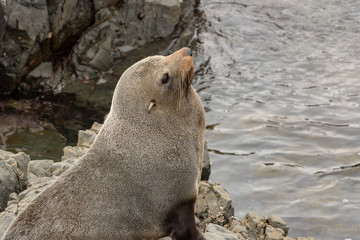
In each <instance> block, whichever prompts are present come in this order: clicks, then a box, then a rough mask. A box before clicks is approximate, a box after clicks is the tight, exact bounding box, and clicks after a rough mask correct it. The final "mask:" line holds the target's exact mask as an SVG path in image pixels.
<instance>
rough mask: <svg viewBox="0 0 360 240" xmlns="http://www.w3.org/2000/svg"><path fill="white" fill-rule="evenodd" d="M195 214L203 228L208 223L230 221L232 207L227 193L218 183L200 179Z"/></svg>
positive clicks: (232, 214)
mask: <svg viewBox="0 0 360 240" xmlns="http://www.w3.org/2000/svg"><path fill="white" fill-rule="evenodd" d="M196 216H197V217H198V218H199V219H200V221H201V224H200V227H201V229H203V230H204V229H205V228H206V225H207V224H208V223H215V224H218V225H221V226H224V225H225V224H228V223H229V222H231V219H232V217H233V216H234V208H233V206H232V200H231V198H230V195H229V193H228V192H227V191H226V190H225V189H224V188H223V187H222V186H221V185H220V184H219V183H210V182H206V181H201V182H200V186H199V196H198V200H197V202H196Z"/></svg>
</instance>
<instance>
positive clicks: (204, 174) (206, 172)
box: [201, 141, 211, 181]
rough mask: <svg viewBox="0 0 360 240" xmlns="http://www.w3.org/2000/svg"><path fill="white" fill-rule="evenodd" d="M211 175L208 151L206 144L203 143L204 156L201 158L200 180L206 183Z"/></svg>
mask: <svg viewBox="0 0 360 240" xmlns="http://www.w3.org/2000/svg"><path fill="white" fill-rule="evenodd" d="M210 173H211V165H210V158H209V151H208V148H207V142H206V141H205V143H204V156H203V166H202V170H201V180H202V181H208V180H209V177H210Z"/></svg>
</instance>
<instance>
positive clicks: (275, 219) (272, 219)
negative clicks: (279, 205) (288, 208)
mask: <svg viewBox="0 0 360 240" xmlns="http://www.w3.org/2000/svg"><path fill="white" fill-rule="evenodd" d="M267 222H268V223H269V225H271V226H273V227H274V228H280V229H282V230H283V231H284V234H285V236H286V235H287V233H288V231H289V227H288V225H287V224H286V223H285V221H284V220H283V219H282V218H280V217H279V216H275V215H270V216H269V217H268V219H267Z"/></svg>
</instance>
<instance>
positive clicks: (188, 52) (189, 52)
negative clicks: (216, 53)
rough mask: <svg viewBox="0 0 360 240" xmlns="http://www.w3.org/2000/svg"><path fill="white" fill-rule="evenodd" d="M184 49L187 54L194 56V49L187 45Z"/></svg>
mask: <svg viewBox="0 0 360 240" xmlns="http://www.w3.org/2000/svg"><path fill="white" fill-rule="evenodd" d="M184 50H185V53H186V54H187V55H189V56H192V51H191V49H190V48H188V47H186V48H184Z"/></svg>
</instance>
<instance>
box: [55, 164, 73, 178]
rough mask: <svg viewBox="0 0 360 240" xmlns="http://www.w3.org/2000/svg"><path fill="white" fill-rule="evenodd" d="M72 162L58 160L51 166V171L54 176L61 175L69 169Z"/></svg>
mask: <svg viewBox="0 0 360 240" xmlns="http://www.w3.org/2000/svg"><path fill="white" fill-rule="evenodd" d="M71 166H72V164H70V163H68V161H64V162H56V163H54V164H53V165H52V166H51V171H52V174H53V176H60V175H61V174H62V173H63V172H65V171H66V170H68V169H69V168H70V167H71Z"/></svg>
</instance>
